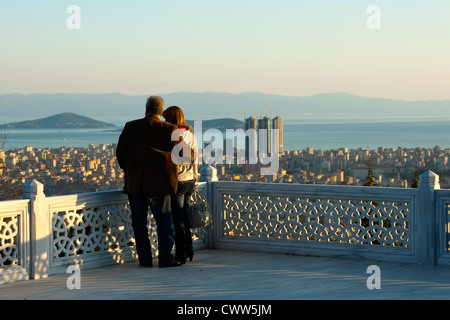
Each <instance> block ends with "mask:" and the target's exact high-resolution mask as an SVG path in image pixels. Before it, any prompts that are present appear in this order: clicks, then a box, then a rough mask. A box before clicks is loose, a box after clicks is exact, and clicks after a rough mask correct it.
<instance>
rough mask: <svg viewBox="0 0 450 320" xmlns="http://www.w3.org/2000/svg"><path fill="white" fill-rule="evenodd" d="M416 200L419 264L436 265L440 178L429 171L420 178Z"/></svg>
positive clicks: (416, 243)
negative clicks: (436, 192)
mask: <svg viewBox="0 0 450 320" xmlns="http://www.w3.org/2000/svg"><path fill="white" fill-rule="evenodd" d="M419 182H420V183H419V189H418V193H417V200H416V209H417V210H416V212H417V217H416V219H415V229H414V230H413V231H414V233H415V236H416V237H415V246H416V255H417V259H418V262H419V263H421V264H435V259H436V244H437V243H436V241H437V237H436V226H435V221H436V208H435V192H434V191H435V190H438V189H440V185H439V176H438V175H437V174H435V173H434V172H432V171H427V172H425V173H423V174H421V175H420V177H419Z"/></svg>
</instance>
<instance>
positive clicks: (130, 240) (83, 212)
mask: <svg viewBox="0 0 450 320" xmlns="http://www.w3.org/2000/svg"><path fill="white" fill-rule="evenodd" d="M148 222H149V224H150V225H151V228H150V229H149V235H150V238H151V244H152V251H153V255H156V254H157V240H156V225H155V223H153V219H151V215H150V214H149V221H148ZM52 226H53V259H54V260H58V259H62V258H64V257H69V256H77V255H83V254H89V253H94V252H101V251H107V252H121V251H123V250H125V249H130V250H134V246H135V241H134V233H133V228H132V225H131V214H130V208H129V206H128V205H127V204H119V205H111V206H102V207H94V208H81V209H66V210H62V211H55V212H53V222H52Z"/></svg>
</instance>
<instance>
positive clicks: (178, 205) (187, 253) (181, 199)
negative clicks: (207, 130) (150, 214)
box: [163, 106, 199, 263]
mask: <svg viewBox="0 0 450 320" xmlns="http://www.w3.org/2000/svg"><path fill="white" fill-rule="evenodd" d="M163 117H164V119H165V120H166V121H167V122H169V123H172V124H174V125H176V126H177V127H178V129H179V130H177V131H179V132H178V133H179V134H180V135H181V136H182V137H183V140H182V143H186V145H184V148H180V149H181V150H183V151H187V150H189V154H187V155H186V154H181V155H180V156H182V157H183V158H182V159H181V158H180V160H182V161H181V163H178V164H177V167H178V189H177V193H176V194H173V195H172V196H171V206H172V218H173V225H174V227H175V260H177V261H179V262H181V263H185V262H186V259H187V258H189V259H190V261H192V258H193V256H194V248H193V246H192V235H191V227H190V225H189V220H188V217H187V211H188V208H189V200H190V198H191V195H192V193H193V191H194V189H195V188H196V187H197V179H198V176H199V175H198V165H197V154H198V146H197V139H196V138H195V136H194V134H193V133H192V130H191V127H189V126H188V125H187V123H186V119H185V118H184V114H183V111H182V110H181V109H180V108H179V107H177V106H172V107H169V108H167V109H166V110H165V111H164V113H163ZM191 152H192V154H191ZM181 153H183V152H181ZM184 153H186V152H184Z"/></svg>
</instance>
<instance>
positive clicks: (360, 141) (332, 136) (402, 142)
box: [0, 117, 450, 150]
mask: <svg viewBox="0 0 450 320" xmlns="http://www.w3.org/2000/svg"><path fill="white" fill-rule="evenodd" d="M283 122H284V124H283V148H284V150H304V149H305V148H306V147H312V148H314V149H317V150H331V149H339V148H348V149H358V148H365V149H369V150H376V149H377V148H378V147H385V148H398V147H402V148H417V147H418V148H433V147H435V146H439V147H441V149H447V148H450V119H422V118H409V119H399V118H397V119H389V120H385V119H382V118H353V119H343V118H333V117H329V118H301V119H284V121H283ZM122 126H123V122H122V124H119V123H118V127H117V128H113V129H110V128H107V129H105V128H101V129H8V130H7V131H6V134H7V139H6V144H5V145H4V148H3V149H4V150H9V149H14V148H24V147H26V146H31V147H34V148H60V147H88V146H89V145H90V144H93V145H99V144H113V143H117V141H118V138H119V135H120V133H121V129H122ZM2 133H3V132H0V137H1V134H2Z"/></svg>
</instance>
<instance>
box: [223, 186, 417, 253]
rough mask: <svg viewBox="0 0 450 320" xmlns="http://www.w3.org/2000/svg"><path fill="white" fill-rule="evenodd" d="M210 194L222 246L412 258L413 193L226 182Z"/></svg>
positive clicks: (362, 188)
mask: <svg viewBox="0 0 450 320" xmlns="http://www.w3.org/2000/svg"><path fill="white" fill-rule="evenodd" d="M232 186H234V188H232ZM214 188H215V190H216V191H215V197H216V199H218V205H217V210H218V213H217V215H216V219H219V220H220V222H219V223H218V224H217V225H218V228H217V229H218V230H216V234H215V237H216V240H217V241H219V242H222V243H223V244H225V242H226V243H227V246H229V245H230V244H231V243H232V242H233V241H235V242H236V241H240V242H241V243H242V241H246V244H247V245H251V246H255V245H257V244H258V241H260V242H259V243H260V244H261V245H262V244H263V243H264V245H263V246H264V250H270V246H271V245H272V244H273V248H275V247H277V248H278V246H279V245H280V244H281V243H282V244H283V245H284V246H291V248H296V249H299V248H300V249H301V248H304V249H309V251H303V253H307V254H309V253H311V254H317V253H319V251H318V250H319V249H323V250H324V251H327V254H328V253H331V254H332V253H333V251H334V252H337V251H336V250H341V252H344V251H345V250H346V252H345V253H344V255H352V254H354V253H356V252H358V253H359V252H363V253H364V251H366V252H369V251H370V252H377V251H378V252H379V253H381V252H383V253H385V252H394V251H395V252H396V253H400V254H404V255H406V256H412V255H413V254H414V253H413V248H412V247H413V236H412V230H413V225H414V221H415V220H414V217H413V214H412V213H413V212H414V206H415V202H414V199H415V194H416V191H415V190H406V189H401V190H400V189H394V188H389V189H386V188H367V187H345V186H339V187H337V186H317V185H293V184H291V185H285V184H262V183H258V184H253V183H241V184H235V185H230V184H229V183H227V182H219V183H215V184H214ZM267 240H270V241H271V242H267Z"/></svg>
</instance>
